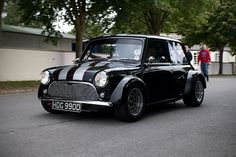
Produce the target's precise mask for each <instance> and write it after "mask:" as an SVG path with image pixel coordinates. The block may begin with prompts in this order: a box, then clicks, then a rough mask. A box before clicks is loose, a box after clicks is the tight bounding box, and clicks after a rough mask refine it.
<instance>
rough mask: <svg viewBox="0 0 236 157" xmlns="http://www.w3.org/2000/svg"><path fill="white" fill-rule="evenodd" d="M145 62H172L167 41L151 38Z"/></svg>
mask: <svg viewBox="0 0 236 157" xmlns="http://www.w3.org/2000/svg"><path fill="white" fill-rule="evenodd" d="M145 62H149V63H170V62H171V60H170V56H169V51H168V45H167V42H166V41H164V40H159V39H149V40H148V46H147V50H146V57H145Z"/></svg>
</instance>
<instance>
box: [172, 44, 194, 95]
mask: <svg viewBox="0 0 236 157" xmlns="http://www.w3.org/2000/svg"><path fill="white" fill-rule="evenodd" d="M183 48H184V47H183V45H182V44H181V43H179V42H175V41H168V49H169V52H170V58H171V62H172V65H173V75H174V80H175V81H174V86H175V92H176V93H174V95H175V97H178V96H181V95H182V94H183V92H184V87H185V82H186V79H187V75H188V71H189V70H190V69H192V66H191V65H190V63H189V61H188V60H187V57H186V54H185V53H184V49H183Z"/></svg>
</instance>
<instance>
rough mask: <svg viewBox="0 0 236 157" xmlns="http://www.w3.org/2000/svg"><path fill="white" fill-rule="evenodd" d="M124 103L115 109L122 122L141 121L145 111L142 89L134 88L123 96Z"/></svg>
mask: <svg viewBox="0 0 236 157" xmlns="http://www.w3.org/2000/svg"><path fill="white" fill-rule="evenodd" d="M123 96H124V97H123V99H122V103H121V104H120V105H118V106H117V107H116V108H115V115H116V117H117V118H118V119H119V120H121V121H126V122H134V121H137V120H139V119H140V118H141V117H142V115H143V112H144V109H145V98H144V95H143V91H142V90H141V88H140V87H138V86H134V87H131V88H130V89H128V91H127V94H125V95H123Z"/></svg>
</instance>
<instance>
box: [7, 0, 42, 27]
mask: <svg viewBox="0 0 236 157" xmlns="http://www.w3.org/2000/svg"><path fill="white" fill-rule="evenodd" d="M5 8H6V12H7V16H6V17H5V18H4V20H3V21H4V24H8V25H15V26H24V27H33V28H41V27H42V26H43V24H42V23H41V22H40V21H37V20H36V21H31V22H30V23H25V22H24V21H23V20H22V16H23V12H22V10H21V9H20V8H19V6H18V5H17V3H16V1H15V0H6V7H5Z"/></svg>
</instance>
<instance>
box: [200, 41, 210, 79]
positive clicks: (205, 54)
mask: <svg viewBox="0 0 236 157" xmlns="http://www.w3.org/2000/svg"><path fill="white" fill-rule="evenodd" d="M199 62H200V66H201V71H202V73H203V74H204V76H205V77H206V79H207V81H209V76H208V66H209V64H210V63H211V56H210V51H209V50H208V49H207V47H206V45H203V46H202V49H201V51H200V52H199V54H198V64H199Z"/></svg>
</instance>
